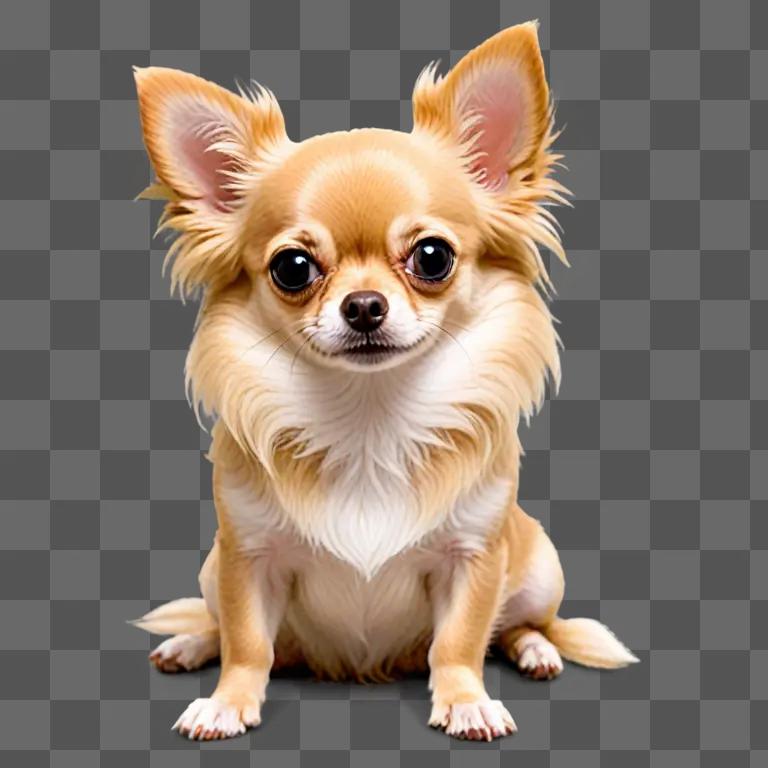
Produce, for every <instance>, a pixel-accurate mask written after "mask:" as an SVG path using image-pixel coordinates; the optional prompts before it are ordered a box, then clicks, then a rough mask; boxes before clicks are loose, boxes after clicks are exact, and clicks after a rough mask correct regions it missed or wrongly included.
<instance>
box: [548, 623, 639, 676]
mask: <svg viewBox="0 0 768 768" xmlns="http://www.w3.org/2000/svg"><path fill="white" fill-rule="evenodd" d="M542 631H543V633H544V634H545V635H546V636H547V638H548V639H549V640H550V641H551V642H552V643H553V645H554V646H555V647H556V648H557V650H558V651H560V654H561V655H562V656H563V657H564V658H566V659H568V661H575V662H576V663H577V664H583V665H584V666H585V667H600V668H602V669H618V668H619V667H626V666H627V665H628V664H634V663H636V662H638V661H640V659H638V658H637V657H636V656H635V655H634V654H633V653H632V651H630V650H629V648H627V647H626V646H625V645H624V644H623V643H622V642H621V641H620V640H619V639H618V638H617V637H616V635H614V634H613V632H611V630H610V629H608V627H606V626H605V625H604V624H601V623H600V622H599V621H595V620H594V619H561V618H559V617H558V618H556V619H555V620H554V621H552V622H551V623H550V624H548V625H547V626H546V627H544V628H543V630H542Z"/></svg>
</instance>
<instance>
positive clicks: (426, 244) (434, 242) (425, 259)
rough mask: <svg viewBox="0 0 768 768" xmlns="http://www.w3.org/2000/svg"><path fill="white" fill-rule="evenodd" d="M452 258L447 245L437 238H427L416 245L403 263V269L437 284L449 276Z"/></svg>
mask: <svg viewBox="0 0 768 768" xmlns="http://www.w3.org/2000/svg"><path fill="white" fill-rule="evenodd" d="M454 258H455V257H454V255H453V249H452V248H451V246H450V245H448V243H446V242H445V241H444V240H440V238H437V237H428V238H426V239H424V240H422V241H421V242H419V243H416V245H415V246H414V248H413V250H412V251H411V254H410V256H408V261H406V262H405V269H406V272H409V273H410V274H412V275H414V276H415V277H418V278H420V279H422V280H431V281H434V282H439V281H440V280H445V278H446V277H448V275H450V274H451V270H452V269H453V261H454Z"/></svg>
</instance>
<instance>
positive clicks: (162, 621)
mask: <svg viewBox="0 0 768 768" xmlns="http://www.w3.org/2000/svg"><path fill="white" fill-rule="evenodd" d="M130 623H131V624H133V625H134V626H136V627H138V628H139V629H145V630H147V632H152V633H154V634H156V635H186V634H190V635H197V634H200V633H202V632H210V631H213V630H215V629H216V628H217V627H218V624H217V623H216V619H214V617H213V616H212V615H211V614H210V613H209V611H208V606H207V605H206V604H205V600H203V598H202V597H183V598H181V600H173V601H172V602H170V603H165V605H160V606H158V607H157V608H155V609H154V610H153V611H150V612H149V613H147V614H145V615H144V616H142V617H141V618H140V619H135V620H133V621H131V622H130Z"/></svg>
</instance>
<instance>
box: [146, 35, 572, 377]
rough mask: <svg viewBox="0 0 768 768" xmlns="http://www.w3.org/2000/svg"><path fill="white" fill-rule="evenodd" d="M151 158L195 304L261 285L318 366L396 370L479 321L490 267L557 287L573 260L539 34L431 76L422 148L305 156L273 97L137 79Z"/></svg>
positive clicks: (263, 300) (382, 133) (267, 311)
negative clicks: (556, 177)
mask: <svg viewBox="0 0 768 768" xmlns="http://www.w3.org/2000/svg"><path fill="white" fill-rule="evenodd" d="M136 81H137V87H138V94H139V103H140V109H141V117H142V127H143V131H144V139H145V143H146V146H147V150H148V152H149V155H150V157H151V159H152V162H153V165H154V167H155V170H156V172H157V175H158V177H159V180H160V183H159V184H157V185H155V186H154V187H152V188H150V191H149V194H150V195H152V194H155V195H158V196H160V197H164V198H166V199H168V200H169V202H168V204H167V206H166V212H165V218H164V224H165V225H166V226H168V227H170V228H172V229H175V230H177V231H178V232H179V237H178V238H177V240H176V241H175V243H174V244H173V246H172V248H171V250H170V251H169V256H168V258H169V259H173V260H174V265H173V272H172V279H173V282H174V284H175V285H178V286H179V288H180V290H181V293H182V295H184V293H185V292H186V291H189V290H193V289H195V288H198V287H205V288H207V289H208V294H209V296H215V295H216V292H217V291H219V290H220V289H222V288H224V287H226V286H227V285H228V284H230V283H232V282H234V281H235V280H243V279H247V280H248V281H249V286H250V288H249V290H250V291H251V296H252V301H251V303H250V305H251V306H252V307H253V311H254V312H255V313H257V314H258V315H259V319H260V324H261V325H262V326H263V327H264V328H265V329H267V330H274V331H275V332H276V331H278V330H280V331H282V332H283V333H284V334H285V336H286V343H288V342H290V343H291V344H293V345H294V346H295V347H296V349H297V354H299V352H300V353H301V354H302V355H303V356H304V357H305V358H306V359H310V360H312V361H313V362H315V363H316V364H318V365H321V366H331V367H341V368H346V369H351V370H356V371H374V370H378V369H382V368H389V367H394V366H397V365H399V364H402V363H403V362H405V361H407V360H409V359H411V358H413V357H415V356H418V355H420V354H422V353H423V352H424V351H425V350H427V349H429V347H430V346H432V345H433V344H434V343H436V341H437V340H438V339H439V338H440V337H443V338H444V339H445V338H446V337H452V335H453V332H455V331H456V329H457V328H460V327H462V322H464V321H465V320H466V319H467V318H472V317H477V316H478V315H481V314H482V312H483V310H484V307H483V293H484V291H483V281H484V280H486V279H487V277H486V273H485V271H484V267H485V266H487V265H489V264H496V265H498V264H499V263H502V264H503V265H504V266H506V267H508V268H509V269H511V270H513V271H515V272H516V273H517V274H519V275H520V276H521V278H523V279H525V280H529V281H531V282H537V281H538V282H541V281H544V282H545V281H546V279H547V278H546V273H545V271H544V269H543V266H542V263H541V259H540V256H539V253H538V249H537V247H536V243H537V242H539V243H544V244H545V245H547V246H549V247H550V248H551V249H552V250H553V251H555V252H556V253H558V254H561V253H562V251H561V250H560V246H559V241H558V239H557V236H556V234H555V232H554V229H553V228H552V223H551V221H550V220H549V218H548V214H547V212H546V210H545V209H543V208H542V207H541V206H540V203H541V202H542V201H545V200H550V201H552V200H555V201H560V200H561V198H560V194H559V193H560V191H561V190H562V188H561V187H560V186H559V185H558V184H557V183H556V182H554V181H553V180H552V179H551V178H550V177H549V171H550V169H551V166H552V164H553V163H554V161H555V160H556V159H557V156H554V155H552V154H551V153H549V152H548V149H549V145H550V143H551V140H552V135H551V125H552V119H551V117H552V116H551V110H550V103H549V96H548V90H547V86H546V82H545V79H544V70H543V65H542V61H541V55H540V52H539V48H538V43H537V39H536V29H535V25H533V24H525V25H520V26H518V27H512V28H509V29H506V30H503V31H502V32H500V33H498V34H497V35H495V36H494V37H492V38H490V39H489V40H487V41H486V42H485V43H483V44H482V45H481V46H479V47H478V48H476V49H475V50H473V51H471V52H470V53H469V54H468V55H467V56H466V57H465V58H464V59H462V61H461V62H459V64H458V65H457V66H456V67H455V68H454V69H453V70H452V71H451V72H450V73H449V74H448V75H447V76H446V77H445V78H439V77H436V75H435V70H434V67H429V68H427V69H426V70H425V71H424V72H422V74H421V75H420V77H419V79H418V80H417V82H416V86H415V89H414V94H413V105H414V128H413V131H412V132H410V133H402V132H398V131H391V130H384V129H375V128H367V129H358V130H352V131H344V132H336V133H330V134H325V135H321V136H317V137H313V138H311V139H308V140H305V141H303V142H300V143H296V142H293V141H291V140H290V139H289V138H288V137H287V135H286V133H285V126H284V121H283V116H282V114H281V112H280V109H279V106H278V104H277V102H276V101H275V99H274V97H273V95H272V94H271V92H269V91H267V90H266V89H261V91H259V92H254V93H251V94H241V95H240V96H235V95H234V94H232V93H230V92H229V91H226V90H224V89H222V88H219V87H218V86H216V85H213V84H211V83H208V82H206V81H204V80H201V79H199V78H197V77H195V76H193V75H188V74H184V73H180V72H176V71H173V70H166V69H159V68H154V67H151V68H148V69H140V70H137V71H136Z"/></svg>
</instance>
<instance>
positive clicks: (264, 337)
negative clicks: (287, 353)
mask: <svg viewBox="0 0 768 768" xmlns="http://www.w3.org/2000/svg"><path fill="white" fill-rule="evenodd" d="M303 322H304V320H303V319H302V320H294V321H293V322H292V323H286V324H285V325H281V326H280V327H279V328H275V330H274V331H272V332H271V333H268V334H267V335H266V336H263V337H262V338H260V339H259V340H258V341H256V342H254V343H253V344H252V345H251V346H250V347H248V349H246V350H245V351H244V352H243V354H242V355H240V359H241V360H242V359H243V358H244V357H245V356H246V355H248V354H250V353H251V352H253V350H254V349H256V347H258V346H259V344H262V343H263V342H265V341H267V339H271V338H272V337H273V336H274V335H275V334H276V333H280V331H285V330H287V329H288V328H290V327H291V326H292V325H295V324H296V323H303ZM289 338H290V337H289Z"/></svg>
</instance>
